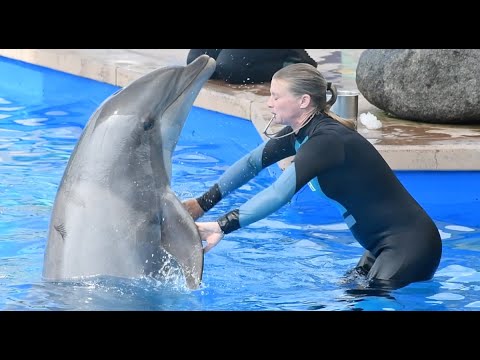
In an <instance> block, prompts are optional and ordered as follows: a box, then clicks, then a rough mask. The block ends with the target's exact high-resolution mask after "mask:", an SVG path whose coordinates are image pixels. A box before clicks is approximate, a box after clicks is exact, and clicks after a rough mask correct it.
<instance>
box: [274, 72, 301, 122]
mask: <svg viewBox="0 0 480 360" xmlns="http://www.w3.org/2000/svg"><path fill="white" fill-rule="evenodd" d="M301 103H302V98H301V97H297V96H293V95H292V94H291V93H290V91H289V88H288V83H287V82H286V81H285V80H279V79H272V81H271V83H270V97H269V98H268V101H267V105H268V107H269V108H270V109H271V110H272V114H273V115H274V116H275V120H274V121H273V123H275V124H282V125H290V126H292V125H293V124H295V120H297V119H298V118H299V117H301V116H302V115H303V113H304V112H305V110H304V109H302V108H301V107H300V106H301Z"/></svg>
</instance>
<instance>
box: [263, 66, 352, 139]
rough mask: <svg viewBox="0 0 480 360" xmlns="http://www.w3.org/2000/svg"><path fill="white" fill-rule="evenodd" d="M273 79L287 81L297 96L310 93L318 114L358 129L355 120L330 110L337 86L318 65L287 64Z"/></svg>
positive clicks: (291, 90) (335, 97) (335, 98)
mask: <svg viewBox="0 0 480 360" xmlns="http://www.w3.org/2000/svg"><path fill="white" fill-rule="evenodd" d="M272 79H277V80H283V81H286V82H287V83H288V86H289V90H290V92H291V93H292V94H293V95H295V96H302V95H304V94H308V95H310V98H311V101H312V103H313V107H314V112H315V113H316V114H319V113H322V112H323V113H324V114H325V115H327V116H330V117H331V118H332V119H334V120H336V121H338V122H339V123H341V124H343V125H345V126H346V127H348V128H350V129H353V130H357V124H356V122H355V121H354V120H351V119H345V118H343V117H340V116H338V115H337V114H335V113H334V112H332V111H330V108H331V107H332V105H333V104H334V103H335V101H336V100H337V88H336V86H335V85H333V84H332V83H329V82H327V80H325V78H324V77H323V75H322V73H321V72H320V71H318V69H317V68H316V67H314V66H312V65H310V64H306V63H298V64H291V65H287V66H285V67H284V68H281V69H280V70H278V71H277V72H276V73H275V74H274V75H273V77H272ZM328 90H329V91H330V92H331V93H332V97H331V98H330V100H329V101H327V91H328Z"/></svg>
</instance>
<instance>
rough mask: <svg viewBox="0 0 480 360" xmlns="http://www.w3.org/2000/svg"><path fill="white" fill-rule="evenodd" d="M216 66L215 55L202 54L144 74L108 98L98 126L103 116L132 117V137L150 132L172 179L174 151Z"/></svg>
mask: <svg viewBox="0 0 480 360" xmlns="http://www.w3.org/2000/svg"><path fill="white" fill-rule="evenodd" d="M215 66H216V62H215V60H214V59H213V58H211V57H209V56H207V55H202V56H200V57H198V58H197V59H196V60H195V61H193V62H191V63H190V64H189V65H187V66H168V67H163V68H160V69H157V70H154V71H151V72H150V73H148V74H146V75H143V76H142V77H141V78H139V79H137V80H135V81H133V82H132V83H130V84H129V85H128V86H126V87H124V88H123V89H121V90H119V91H118V92H116V93H115V94H113V95H112V96H111V97H109V98H108V99H107V100H105V102H104V103H103V104H102V106H100V107H99V108H98V112H97V114H95V116H94V117H95V118H96V119H97V121H96V124H95V127H96V126H100V125H101V124H102V120H101V119H112V118H120V117H121V118H123V119H129V122H130V124H129V126H131V127H132V131H131V132H130V136H131V138H134V137H138V138H141V137H144V136H145V133H149V134H151V137H150V139H151V141H152V142H151V145H154V146H155V145H156V146H157V148H158V149H157V150H158V151H157V153H158V154H163V157H164V161H163V162H164V163H165V165H166V167H165V170H166V171H167V173H168V175H169V179H170V178H171V168H170V159H171V155H172V152H173V151H174V149H175V146H176V144H177V142H178V138H179V136H180V133H181V131H182V129H183V126H184V124H185V121H186V119H187V117H188V114H189V112H190V110H191V107H192V106H193V103H194V101H195V99H196V98H197V96H198V94H199V93H200V90H201V89H202V87H203V85H204V84H205V83H206V82H207V81H208V79H209V78H210V77H211V76H212V74H213V72H214V71H215ZM119 131H122V132H124V130H123V129H122V130H119ZM124 133H125V132H124Z"/></svg>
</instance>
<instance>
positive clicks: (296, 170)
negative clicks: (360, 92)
mask: <svg viewBox="0 0 480 360" xmlns="http://www.w3.org/2000/svg"><path fill="white" fill-rule="evenodd" d="M327 91H330V92H331V94H332V96H331V98H330V100H329V101H328V102H327V98H326V93H327ZM270 93H271V95H270V97H269V99H268V103H267V104H268V106H269V108H270V109H271V111H272V114H273V117H272V120H271V121H270V123H272V121H274V122H275V123H277V124H282V125H285V127H284V128H282V130H280V131H279V132H277V133H276V134H269V133H268V132H267V129H268V127H269V125H270V123H269V124H268V125H267V127H266V129H265V131H264V134H266V135H267V136H268V137H269V138H270V139H269V140H267V141H266V142H263V143H262V144H260V145H259V146H258V147H257V148H255V149H254V150H252V151H251V152H250V153H248V154H246V155H245V156H244V157H243V158H241V159H239V160H238V161H236V162H235V163H234V164H233V165H232V166H231V167H229V168H228V169H227V170H226V171H225V173H224V174H223V175H222V176H221V177H220V178H219V180H218V181H217V182H216V183H215V184H214V185H213V186H212V187H211V188H210V189H209V190H208V191H207V192H205V193H204V194H203V195H201V196H199V197H197V198H192V199H187V200H185V201H184V202H183V204H184V206H185V207H186V209H187V210H188V211H189V213H190V214H191V215H192V217H193V218H194V219H195V220H196V219H198V218H199V217H200V216H202V215H203V214H204V213H205V212H206V211H208V210H210V209H211V208H212V207H213V206H215V204H217V203H218V202H219V201H220V200H222V199H223V198H225V197H226V196H227V195H228V194H229V193H231V192H232V191H234V190H236V189H238V188H239V187H241V186H242V185H243V184H245V183H247V182H248V181H249V180H250V179H252V178H253V177H255V176H256V175H257V174H258V173H259V172H260V171H261V170H262V169H264V168H266V167H268V166H270V165H273V164H275V163H277V162H278V161H279V160H281V159H284V158H286V157H289V156H292V155H293V156H294V158H293V161H292V162H291V164H290V165H289V166H288V167H287V168H286V169H285V170H284V171H283V172H282V174H281V175H280V176H279V177H278V179H277V180H276V181H275V182H274V183H273V184H272V185H271V186H270V187H268V188H266V189H264V190H263V191H261V192H259V193H258V194H256V195H255V196H253V197H252V198H251V199H249V200H248V201H247V202H245V203H244V204H242V205H241V206H240V207H239V208H238V209H234V210H232V211H230V212H228V213H227V214H225V215H223V216H221V217H220V218H219V219H218V220H217V221H213V222H196V225H197V228H198V230H199V233H200V237H201V238H202V240H203V241H206V246H205V247H204V251H205V252H208V251H209V250H211V249H212V248H213V247H214V246H216V245H217V244H218V242H219V241H220V240H221V239H222V238H223V237H224V236H225V235H226V234H229V233H231V232H232V231H235V230H237V229H239V228H241V227H245V226H248V225H249V224H251V223H253V222H255V221H258V220H260V219H263V218H265V217H266V216H268V215H270V214H272V213H273V212H275V211H276V210H278V209H280V208H281V207H282V206H283V205H285V204H287V203H288V202H289V201H290V200H291V199H292V197H293V196H294V194H296V193H297V192H298V191H299V190H301V189H302V188H303V187H304V186H305V185H307V184H309V186H310V187H311V188H312V189H315V190H316V193H318V194H319V195H321V196H323V197H326V198H327V199H328V200H331V201H333V202H334V203H335V205H336V207H337V208H338V210H339V211H340V214H341V215H342V217H343V219H344V221H345V223H346V224H347V225H348V227H349V229H350V231H351V232H352V234H353V236H354V238H355V239H356V240H357V241H358V242H359V243H360V245H362V246H363V248H364V249H365V253H364V255H363V256H362V257H361V259H360V261H359V263H358V264H357V267H356V268H355V269H353V270H356V273H358V274H360V275H363V276H365V277H366V279H367V282H368V288H379V289H398V288H401V287H404V286H406V285H408V284H410V283H412V282H417V281H426V280H430V279H431V278H432V277H433V275H434V273H435V271H436V270H437V268H438V265H439V263H440V258H441V254H442V241H441V238H440V233H439V231H438V228H437V227H436V225H435V223H434V222H433V220H432V219H431V218H430V216H429V215H428V214H427V213H426V211H425V210H424V209H423V208H422V207H421V205H420V204H419V203H418V202H417V201H416V200H415V199H414V198H413V197H412V195H411V194H410V193H409V192H408V191H407V189H406V188H405V187H404V186H403V184H402V183H401V182H400V181H399V179H398V178H397V176H396V175H395V173H394V172H393V171H392V169H391V168H390V167H389V165H388V164H387V162H386V161H385V160H384V159H383V157H382V156H381V154H380V153H379V152H378V151H377V149H376V148H375V147H374V146H373V145H372V144H371V143H370V142H369V141H368V140H367V139H365V138H364V137H363V136H362V135H360V134H359V133H358V132H357V131H356V127H355V124H354V122H353V120H349V119H344V118H340V117H338V116H337V115H336V114H334V113H333V112H331V111H330V107H331V105H333V103H334V102H335V100H336V97H337V92H336V88H335V86H334V85H332V84H330V83H327V82H326V80H325V78H324V77H323V76H322V74H321V73H320V72H319V71H318V70H317V69H316V68H315V67H313V66H310V65H308V64H301V63H300V64H292V65H288V66H286V67H284V68H282V69H280V70H278V71H277V72H276V73H275V75H274V76H273V78H272V80H271V84H270Z"/></svg>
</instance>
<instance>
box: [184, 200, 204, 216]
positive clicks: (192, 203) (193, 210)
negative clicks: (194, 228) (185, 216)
mask: <svg viewBox="0 0 480 360" xmlns="http://www.w3.org/2000/svg"><path fill="white" fill-rule="evenodd" d="M182 204H183V206H184V207H185V209H187V211H188V213H189V214H190V215H191V216H192V218H193V220H197V219H198V218H199V217H201V216H203V214H204V213H205V211H203V209H202V208H201V207H200V205H199V204H198V201H197V200H196V199H187V200H185V201H184V202H182Z"/></svg>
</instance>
